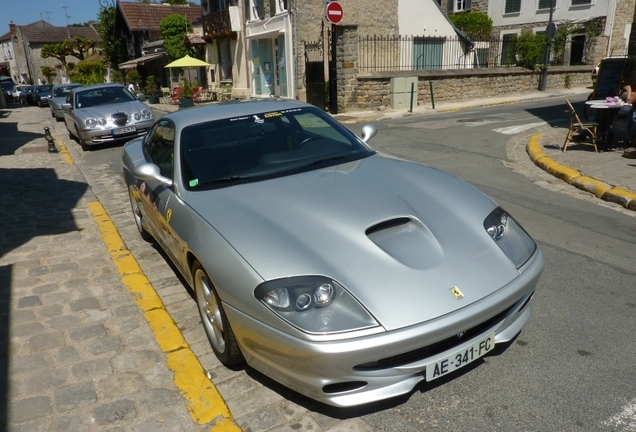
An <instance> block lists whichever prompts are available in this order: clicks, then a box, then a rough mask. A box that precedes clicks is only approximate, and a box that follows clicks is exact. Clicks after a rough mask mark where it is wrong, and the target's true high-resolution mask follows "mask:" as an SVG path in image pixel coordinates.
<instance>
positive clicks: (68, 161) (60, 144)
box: [52, 135, 75, 165]
mask: <svg viewBox="0 0 636 432" xmlns="http://www.w3.org/2000/svg"><path fill="white" fill-rule="evenodd" d="M52 136H53V139H55V142H56V144H57V150H58V152H59V153H60V156H62V159H64V162H66V164H67V165H73V164H74V163H75V162H74V161H73V158H72V157H71V155H70V153H69V152H68V149H67V148H66V146H65V145H64V142H63V141H62V139H61V138H60V137H59V136H57V135H52Z"/></svg>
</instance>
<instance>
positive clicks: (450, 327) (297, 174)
mask: <svg viewBox="0 0 636 432" xmlns="http://www.w3.org/2000/svg"><path fill="white" fill-rule="evenodd" d="M376 131H377V130H376V128H375V127H374V126H373V125H366V126H364V127H363V129H362V134H361V135H362V137H361V138H359V137H357V136H355V135H354V134H353V133H351V132H350V131H349V130H348V129H346V128H345V127H344V126H342V125H341V124H340V123H338V122H337V121H336V120H335V119H333V118H332V117H330V116H329V115H328V114H325V113H324V112H323V111H322V110H320V109H318V108H316V107H313V106H311V105H307V104H304V103H299V102H294V101H280V100H278V101H249V102H228V103H222V104H217V105H209V106H204V107H200V108H194V109H188V110H181V111H178V112H175V113H172V114H168V115H166V116H164V117H162V118H161V119H159V120H158V121H157V122H156V124H155V125H154V126H153V127H152V129H151V130H150V131H149V132H148V134H147V135H146V136H145V137H144V138H139V139H135V140H133V141H130V142H128V143H127V144H126V145H125V146H124V149H123V161H122V162H123V175H124V178H125V181H126V183H127V185H128V190H129V195H130V202H131V205H132V214H133V217H134V219H135V222H136V224H137V228H138V229H139V232H140V233H141V235H142V236H143V237H144V238H145V239H147V240H153V239H154V241H156V243H157V244H159V245H160V246H161V247H162V248H163V249H164V250H165V251H166V253H167V255H168V256H169V257H170V259H171V260H172V261H173V262H174V264H175V266H176V268H178V270H179V271H180V272H181V273H182V275H183V277H184V278H185V280H186V281H187V282H188V283H189V284H190V285H191V287H192V288H193V290H194V292H195V294H196V301H197V304H198V309H199V312H200V316H201V321H202V324H203V327H204V329H205V332H206V334H207V336H208V339H209V341H210V343H211V345H212V348H213V351H214V353H215V354H216V356H217V357H218V358H219V360H220V361H221V362H222V363H224V364H225V365H233V364H237V363H240V362H242V361H245V362H246V363H247V364H248V365H250V366H251V367H253V368H255V369H257V370H259V371H261V372H262V373H264V374H265V375H267V376H269V377H271V378H273V379H274V380H276V381H278V382H280V383H282V384H284V385H285V386H287V387H289V388H291V389H293V390H295V391H297V392H299V393H301V394H303V395H306V396H308V397H310V398H313V399H315V400H318V401H321V402H323V403H326V404H329V405H333V406H338V407H346V406H352V405H360V404H365V403H369V402H372V401H377V400H381V399H386V398H390V397H393V396H397V395H402V394H406V393H409V392H411V391H412V390H413V388H414V387H415V386H416V385H417V384H418V383H419V382H421V381H422V380H426V381H432V380H435V379H438V378H440V377H443V376H445V375H447V374H450V373H452V372H453V371H455V370H457V369H460V368H462V367H463V366H465V365H467V364H469V363H471V362H474V361H476V360H478V359H479V358H481V357H483V356H484V355H487V354H488V353H491V351H492V350H493V349H494V348H495V346H496V345H497V344H503V343H505V342H509V341H511V340H512V339H514V338H515V336H516V335H517V334H518V333H519V332H520V331H521V329H522V328H523V326H524V325H525V324H526V323H527V322H528V320H529V319H530V315H531V299H532V296H533V294H534V291H535V287H536V285H537V283H538V281H539V278H540V275H541V273H542V271H543V267H544V263H545V260H544V257H543V254H542V253H541V251H540V250H539V249H538V247H537V245H536V244H535V242H534V241H533V240H532V239H531V238H530V236H529V235H528V234H527V233H526V232H525V231H524V230H523V228H521V226H520V225H519V224H518V223H517V222H516V221H515V219H514V218H513V217H512V216H510V215H509V214H508V213H507V212H506V211H505V210H504V209H502V208H501V207H499V206H498V205H497V204H496V203H494V202H493V201H492V200H491V199H490V198H488V197H487V196H486V195H484V194H483V193H482V192H480V191H479V190H477V189H475V188H474V187H473V186H471V185H470V184H468V183H466V182H464V181H462V180H460V179H458V178H456V177H453V176H451V175H449V174H445V173H443V172H441V171H439V170H437V169H433V168H430V167H426V166H422V165H419V164H416V163H412V162H408V161H404V160H397V159H391V158H386V157H382V156H381V155H379V154H377V153H376V152H375V151H374V150H373V149H372V148H371V147H370V146H369V144H368V141H369V140H370V138H371V137H373V136H374V135H375V134H376ZM491 355H492V354H491Z"/></svg>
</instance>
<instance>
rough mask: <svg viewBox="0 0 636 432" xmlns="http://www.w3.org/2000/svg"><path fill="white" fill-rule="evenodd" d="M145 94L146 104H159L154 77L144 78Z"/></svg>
mask: <svg viewBox="0 0 636 432" xmlns="http://www.w3.org/2000/svg"><path fill="white" fill-rule="evenodd" d="M145 90H146V94H147V95H148V102H149V103H151V104H156V103H159V95H158V94H157V81H156V80H155V76H154V75H148V77H147V78H146V89H145Z"/></svg>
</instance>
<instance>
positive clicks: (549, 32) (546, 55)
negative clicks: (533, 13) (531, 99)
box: [539, 0, 556, 91]
mask: <svg viewBox="0 0 636 432" xmlns="http://www.w3.org/2000/svg"><path fill="white" fill-rule="evenodd" d="M555 2H556V0H552V1H551V2H550V18H548V27H547V29H546V42H545V49H544V51H543V71H542V74H541V80H540V81H539V91H545V86H546V84H547V82H548V63H550V42H552V38H553V37H554V35H555V34H556V25H554V23H553V22H552V13H553V12H554V3H555Z"/></svg>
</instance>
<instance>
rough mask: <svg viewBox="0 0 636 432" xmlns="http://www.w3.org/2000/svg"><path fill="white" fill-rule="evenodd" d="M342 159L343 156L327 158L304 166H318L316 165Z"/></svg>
mask: <svg viewBox="0 0 636 432" xmlns="http://www.w3.org/2000/svg"><path fill="white" fill-rule="evenodd" d="M344 158H345V156H332V157H328V158H323V159H318V160H317V161H313V162H312V163H310V164H307V165H305V166H312V165H318V164H321V163H325V162H331V161H335V160H339V159H344Z"/></svg>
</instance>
